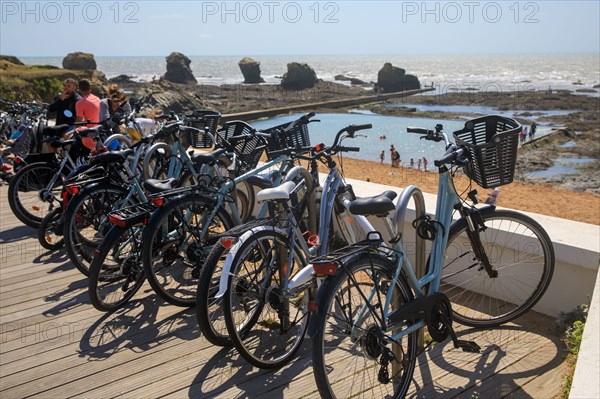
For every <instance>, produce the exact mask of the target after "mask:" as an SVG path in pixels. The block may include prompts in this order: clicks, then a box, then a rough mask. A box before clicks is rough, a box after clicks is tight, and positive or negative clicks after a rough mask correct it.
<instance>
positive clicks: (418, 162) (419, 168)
mask: <svg viewBox="0 0 600 399" xmlns="http://www.w3.org/2000/svg"><path fill="white" fill-rule="evenodd" d="M417 170H421V158H419V159H417Z"/></svg>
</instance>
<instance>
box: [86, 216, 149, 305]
mask: <svg viewBox="0 0 600 399" xmlns="http://www.w3.org/2000/svg"><path fill="white" fill-rule="evenodd" d="M143 227H144V226H130V227H118V226H113V227H112V228H111V229H110V230H109V232H108V233H107V234H106V237H105V238H104V240H102V244H100V247H99V248H98V251H96V256H95V257H94V260H93V261H92V264H91V266H90V278H89V285H88V287H89V289H88V292H89V295H90V300H91V302H92V305H94V307H95V308H96V309H98V310H100V311H103V312H111V311H114V310H117V309H119V308H120V307H122V306H123V305H125V304H126V303H127V301H129V300H130V299H131V298H132V297H133V296H134V295H135V293H136V292H137V291H138V290H139V289H140V287H141V286H142V284H143V283H144V279H145V277H144V270H143V267H142V231H143Z"/></svg>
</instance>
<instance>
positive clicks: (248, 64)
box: [238, 57, 265, 83]
mask: <svg viewBox="0 0 600 399" xmlns="http://www.w3.org/2000/svg"><path fill="white" fill-rule="evenodd" d="M238 66H239V67H240V70H241V71H242V75H244V83H264V82H265V81H264V79H263V78H261V77H260V62H258V61H256V60H254V59H252V58H250V57H244V58H242V59H241V60H240V62H238Z"/></svg>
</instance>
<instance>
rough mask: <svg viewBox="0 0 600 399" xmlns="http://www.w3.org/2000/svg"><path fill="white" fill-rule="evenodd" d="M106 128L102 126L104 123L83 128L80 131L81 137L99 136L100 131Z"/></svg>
mask: <svg viewBox="0 0 600 399" xmlns="http://www.w3.org/2000/svg"><path fill="white" fill-rule="evenodd" d="M103 130H104V128H103V127H102V125H98V126H95V127H90V128H87V129H82V130H80V131H79V132H78V133H79V135H80V136H81V137H87V136H90V135H92V136H99V135H100V132H101V131H103Z"/></svg>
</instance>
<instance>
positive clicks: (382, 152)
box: [379, 150, 385, 164]
mask: <svg viewBox="0 0 600 399" xmlns="http://www.w3.org/2000/svg"><path fill="white" fill-rule="evenodd" d="M379 159H381V163H382V164H383V160H384V159H385V151H383V150H381V154H379Z"/></svg>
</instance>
